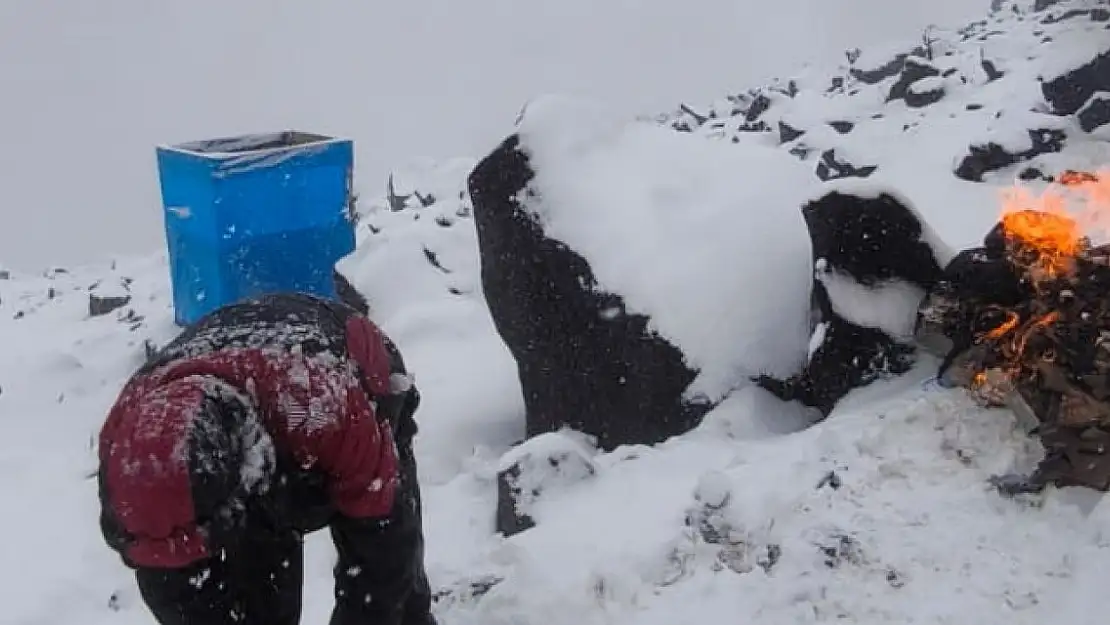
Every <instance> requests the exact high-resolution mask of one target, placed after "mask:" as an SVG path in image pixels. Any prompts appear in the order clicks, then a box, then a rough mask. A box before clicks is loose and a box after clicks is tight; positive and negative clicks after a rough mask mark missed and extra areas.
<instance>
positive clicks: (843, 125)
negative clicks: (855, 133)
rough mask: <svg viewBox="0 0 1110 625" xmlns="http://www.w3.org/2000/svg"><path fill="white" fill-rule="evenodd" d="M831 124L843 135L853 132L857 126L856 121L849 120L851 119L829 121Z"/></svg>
mask: <svg viewBox="0 0 1110 625" xmlns="http://www.w3.org/2000/svg"><path fill="white" fill-rule="evenodd" d="M829 126H832V129H833V130H835V131H837V132H839V133H840V134H842V135H843V134H848V133H849V132H852V129H853V128H855V127H856V125H855V124H854V123H852V122H849V121H835V122H829Z"/></svg>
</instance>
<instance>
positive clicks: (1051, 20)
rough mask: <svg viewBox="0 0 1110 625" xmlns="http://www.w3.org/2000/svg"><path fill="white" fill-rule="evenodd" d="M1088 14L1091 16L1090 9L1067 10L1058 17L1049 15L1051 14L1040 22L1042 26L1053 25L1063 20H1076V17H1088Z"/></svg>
mask: <svg viewBox="0 0 1110 625" xmlns="http://www.w3.org/2000/svg"><path fill="white" fill-rule="evenodd" d="M1090 14H1091V11H1090V9H1071V10H1068V11H1064V12H1063V13H1061V14H1060V15H1051V14H1050V15H1047V16H1045V18H1044V19H1042V20H1041V23H1042V24H1055V23H1057V22H1063V21H1064V20H1070V19H1074V18H1077V17H1083V16H1087V15H1090Z"/></svg>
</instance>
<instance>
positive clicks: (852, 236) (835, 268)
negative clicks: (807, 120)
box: [760, 184, 952, 416]
mask: <svg viewBox="0 0 1110 625" xmlns="http://www.w3.org/2000/svg"><path fill="white" fill-rule="evenodd" d="M802 214H803V215H804V217H805V221H806V226H807V227H808V229H809V234H810V239H811V241H812V245H813V253H812V255H813V258H814V283H813V299H814V304H815V306H816V308H817V314H818V319H817V324H816V327H815V329H814V333H813V335H812V337H811V339H810V344H809V359H808V361H807V363H806V365H805V368H804V369H803V370H802V372H801V373H799V374H798V375H796V376H792V377H791V378H788V379H786V380H777V379H774V378H771V377H769V376H763V377H761V378H760V385H761V386H763V387H764V388H766V389H767V390H769V391H771V392H772V393H774V394H775V395H776V396H778V397H780V398H781V399H784V400H797V401H800V402H801V403H803V404H805V405H807V406H810V407H813V408H816V409H817V410H819V411H820V413H821V414H822V415H823V416H827V415H828V414H829V413H830V412H831V411H832V409H833V408H834V407H835V406H836V404H837V402H838V401H840V400H841V399H842V398H843V397H844V396H845V395H847V394H848V393H849V392H850V391H852V390H853V389H856V388H860V387H863V386H866V385H868V384H870V383H871V382H873V381H875V380H877V379H880V378H881V377H883V376H885V375H897V374H902V373H905V372H907V371H908V370H909V369H910V367H911V366H912V364H913V362H914V355H915V349H914V345H913V334H914V326H915V322H916V317H917V311H918V308H919V306H920V303H921V302H922V301H923V300H924V299H925V296H926V294H927V293H928V291H929V290H930V289H931V288H932V287H933V286H934V285H935V284H936V283H937V281H938V280H939V279H940V278H941V276H942V269H941V268H942V267H943V266H944V265H945V264H946V263H947V262H948V260H949V259H950V258H951V256H952V253H951V251H950V249H949V248H948V246H947V245H946V244H944V243H943V242H942V241H940V239H939V238H938V237H937V235H936V234H935V233H934V232H933V231H932V229H931V228H930V227H929V225H928V224H926V223H925V220H924V218H923V217H922V216H921V214H920V213H919V212H918V211H917V210H916V209H915V208H914V207H913V206H912V205H911V204H910V203H909V202H908V201H907V200H906V199H904V198H901V197H899V196H898V195H897V194H896V193H894V192H892V191H889V190H885V189H881V188H873V187H867V186H863V185H862V184H856V185H852V186H850V187H847V186H846V187H844V188H842V189H836V190H833V191H830V192H828V193H826V194H825V195H823V196H821V197H820V198H818V199H816V200H814V201H812V202H809V203H807V204H806V205H805V206H804V207H803V208H802Z"/></svg>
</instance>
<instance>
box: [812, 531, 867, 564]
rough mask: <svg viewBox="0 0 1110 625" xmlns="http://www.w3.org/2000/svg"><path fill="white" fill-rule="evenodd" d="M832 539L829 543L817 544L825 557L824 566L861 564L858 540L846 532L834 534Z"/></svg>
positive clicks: (861, 558)
mask: <svg viewBox="0 0 1110 625" xmlns="http://www.w3.org/2000/svg"><path fill="white" fill-rule="evenodd" d="M832 539H833V541H834V542H833V543H832V544H831V545H830V544H825V545H818V548H819V549H820V550H821V554H822V555H823V556H824V557H825V566H827V567H829V568H830V569H836V568H840V566H841V565H842V564H863V561H864V557H863V550H862V549H861V548H860V544H859V541H858V540H856V539H855V538H854V537H852V536H849V535H847V534H839V535H834V536H832Z"/></svg>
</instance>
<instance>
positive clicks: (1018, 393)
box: [919, 171, 1110, 493]
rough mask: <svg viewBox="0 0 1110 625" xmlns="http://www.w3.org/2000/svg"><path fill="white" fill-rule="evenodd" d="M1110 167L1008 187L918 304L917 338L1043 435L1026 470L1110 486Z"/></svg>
mask: <svg viewBox="0 0 1110 625" xmlns="http://www.w3.org/2000/svg"><path fill="white" fill-rule="evenodd" d="M1100 225H1101V226H1103V227H1105V226H1110V171H1108V172H1105V173H1102V174H1098V175H1095V174H1087V173H1076V172H1068V173H1067V174H1065V175H1063V176H1061V177H1060V178H1059V179H1058V180H1057V181H1056V182H1055V183H1054V184H1053V185H1052V186H1051V187H1050V188H1049V189H1048V190H1046V191H1045V192H1044V193H1043V194H1041V195H1034V194H1032V193H1030V192H1028V191H1026V190H1022V189H1016V190H1014V191H1012V192H1010V193H1009V194H1008V195H1007V197H1006V199H1005V207H1004V211H1003V213H1002V218H1001V220H1000V221H999V222H998V224H997V225H996V226H995V227H994V228H993V229H992V230H991V231H990V233H988V234H987V236H986V238H985V239H984V241H983V246H982V247H980V248H974V249H970V250H965V251H963V252H961V253H960V254H959V255H957V257H956V258H955V259H953V261H952V262H951V263H950V264H949V266H948V267H947V268H946V269H945V277H944V279H943V280H942V281H941V283H940V284H938V285H937V287H936V288H935V289H933V291H932V292H931V293H930V295H929V297H928V298H927V299H926V301H925V302H924V304H923V307H922V309H921V313H920V318H919V337H921V340H922V341H923V342H934V343H935V342H936V341H938V340H939V341H941V342H943V347H941V348H940V349H941V351H942V352H944V353H945V354H946V356H945V359H944V362H943V363H942V365H941V371H940V376H941V377H942V379H944V380H946V381H948V382H952V383H955V384H958V385H961V386H965V387H967V388H968V389H970V391H971V392H972V394H973V395H974V396H975V397H976V398H977V399H978V400H980V401H982V402H983V403H985V404H987V405H994V406H1001V405H1005V406H1009V407H1010V408H1012V409H1013V410H1014V411H1015V413H1017V414H1018V417H1019V419H1021V420H1023V421H1024V422H1025V423H1026V424H1027V428H1028V430H1029V431H1030V432H1031V433H1034V434H1036V435H1037V436H1039V437H1040V439H1041V442H1042V443H1043V445H1044V447H1045V452H1046V455H1045V459H1044V460H1043V461H1042V462H1041V464H1040V465H1039V466H1038V468H1037V470H1036V471H1035V472H1034V473H1033V474H1032V475H1030V476H1023V477H1015V476H1008V477H1005V478H1000V479H999V480H998V481H997V485H998V487H999V488H1000V489H1002V490H1003V491H1004V492H1008V493H1016V492H1036V491H1039V490H1041V489H1043V488H1044V487H1045V486H1046V485H1048V484H1055V485H1057V486H1086V487H1089V488H1094V489H1097V490H1102V491H1107V490H1110V245H1093V244H1092V239H1091V236H1092V235H1094V234H1103V235H1106V234H1110V232H1099V230H1100Z"/></svg>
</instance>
